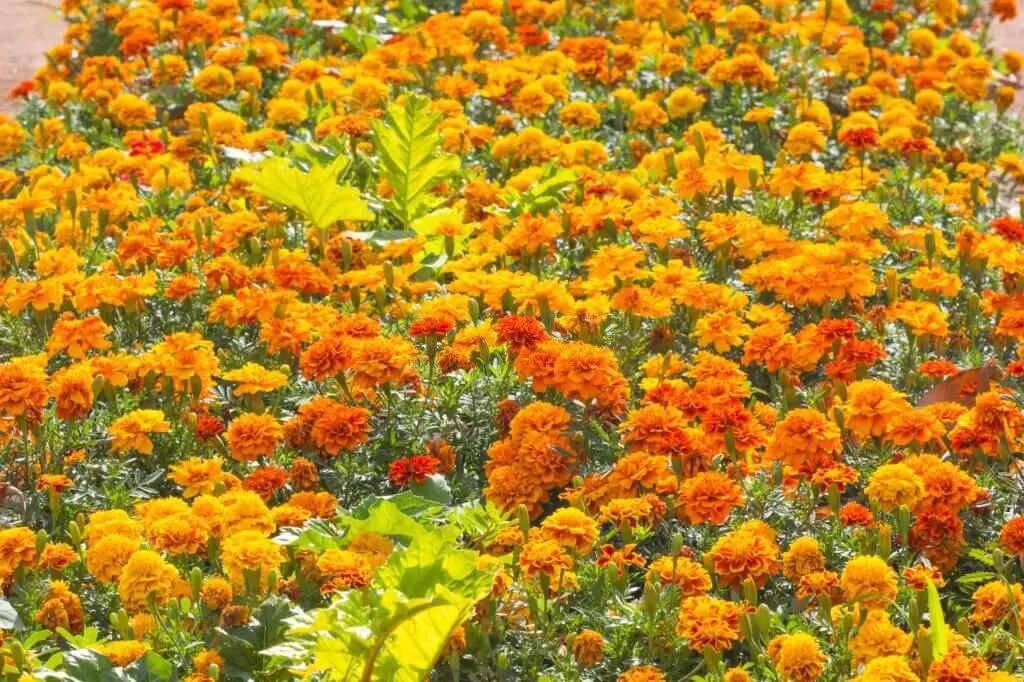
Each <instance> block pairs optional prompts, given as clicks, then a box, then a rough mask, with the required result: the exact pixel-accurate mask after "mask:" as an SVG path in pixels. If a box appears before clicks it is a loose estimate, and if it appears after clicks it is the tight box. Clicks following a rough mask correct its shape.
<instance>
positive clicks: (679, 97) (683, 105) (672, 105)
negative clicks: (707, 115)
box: [665, 87, 707, 118]
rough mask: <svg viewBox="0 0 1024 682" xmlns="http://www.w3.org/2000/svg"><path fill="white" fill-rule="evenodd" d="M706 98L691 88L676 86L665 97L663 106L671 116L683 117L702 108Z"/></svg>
mask: <svg viewBox="0 0 1024 682" xmlns="http://www.w3.org/2000/svg"><path fill="white" fill-rule="evenodd" d="M706 102H707V98H706V97H704V95H701V94H700V93H698V92H696V91H695V90H693V89H692V88H689V87H682V88H676V89H675V90H673V91H672V92H671V93H669V96H668V97H667V98H666V99H665V107H666V109H668V115H669V116H670V117H672V118H683V117H685V116H689V115H690V114H695V113H697V112H698V111H700V110H701V109H703V108H704V104H705V103H706Z"/></svg>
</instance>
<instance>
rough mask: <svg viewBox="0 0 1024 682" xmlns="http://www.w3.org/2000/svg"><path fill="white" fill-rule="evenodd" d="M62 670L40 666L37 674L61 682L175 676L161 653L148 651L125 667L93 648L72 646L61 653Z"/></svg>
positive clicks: (161, 680) (153, 681)
mask: <svg viewBox="0 0 1024 682" xmlns="http://www.w3.org/2000/svg"><path fill="white" fill-rule="evenodd" d="M63 668H64V669H63V670H62V671H55V670H41V671H39V672H37V673H36V678H37V679H41V680H59V681H61V682H70V681H74V682H169V681H170V680H174V679H176V678H175V675H174V667H173V666H172V665H171V664H170V662H169V661H168V660H167V659H165V658H164V657H163V656H161V655H159V654H158V653H156V652H154V651H147V652H146V653H145V654H143V655H142V656H141V657H140V658H139V659H138V660H136V661H134V662H133V663H132V664H131V665H128V666H125V667H124V668H118V667H116V666H115V665H114V664H113V662H111V660H110V659H109V658H107V657H106V656H104V655H103V654H101V653H100V652H98V651H95V650H93V649H72V650H71V651H69V652H68V653H66V654H64V655H63Z"/></svg>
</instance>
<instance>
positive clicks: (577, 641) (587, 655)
mask: <svg viewBox="0 0 1024 682" xmlns="http://www.w3.org/2000/svg"><path fill="white" fill-rule="evenodd" d="M607 644H608V643H607V642H606V641H605V639H604V637H602V636H601V633H599V632H595V631H594V630H589V629H584V630H581V631H580V632H579V633H578V634H577V635H575V636H574V637H572V638H571V643H570V646H571V647H572V655H573V656H574V657H575V658H576V662H577V663H579V664H580V665H581V666H583V667H584V668H592V667H594V666H595V665H597V664H598V663H600V662H601V659H603V658H604V648H605V646H607Z"/></svg>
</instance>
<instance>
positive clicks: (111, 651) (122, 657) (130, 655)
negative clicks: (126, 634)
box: [96, 639, 150, 668]
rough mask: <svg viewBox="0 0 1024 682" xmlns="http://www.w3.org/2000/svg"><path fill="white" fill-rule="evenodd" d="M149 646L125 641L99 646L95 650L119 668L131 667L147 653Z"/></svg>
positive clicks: (130, 640)
mask: <svg viewBox="0 0 1024 682" xmlns="http://www.w3.org/2000/svg"><path fill="white" fill-rule="evenodd" d="M149 648H150V647H149V645H148V644H146V643H144V642H140V641H138V640H135V639H126V640H120V641H114V642H107V643H106V644H99V645H97V646H96V650H97V651H99V652H100V653H101V654H103V655H104V656H106V657H107V658H109V659H110V660H111V662H113V664H114V665H116V666H117V667H119V668H123V667H125V666H127V665H131V664H132V663H134V662H135V661H137V660H139V659H140V658H142V657H143V655H145V653H146V652H147V651H149Z"/></svg>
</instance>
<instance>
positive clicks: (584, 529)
mask: <svg viewBox="0 0 1024 682" xmlns="http://www.w3.org/2000/svg"><path fill="white" fill-rule="evenodd" d="M540 529H541V533H542V534H543V535H544V537H546V538H547V539H549V540H554V541H555V542H557V543H558V544H560V545H562V546H563V547H569V548H571V549H574V550H575V551H577V552H579V553H580V554H586V553H587V552H589V551H590V550H591V548H593V546H594V543H595V542H596V541H597V537H598V532H597V522H596V521H594V520H593V519H592V518H590V517H589V516H587V515H586V514H584V513H583V512H581V511H580V510H579V509H576V508H575V507H563V508H562V509H557V510H555V511H554V512H553V513H552V514H551V515H550V516H548V517H547V518H546V519H544V521H542V522H541V524H540Z"/></svg>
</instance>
